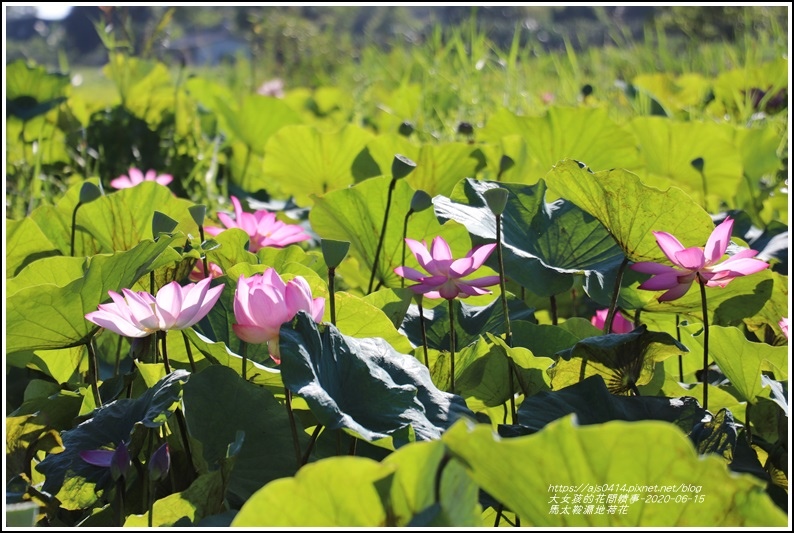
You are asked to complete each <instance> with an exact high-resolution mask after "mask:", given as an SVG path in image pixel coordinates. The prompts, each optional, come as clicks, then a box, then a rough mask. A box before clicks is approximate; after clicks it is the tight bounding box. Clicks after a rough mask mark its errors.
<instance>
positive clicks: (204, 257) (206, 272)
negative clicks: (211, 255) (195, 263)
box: [198, 224, 212, 277]
mask: <svg viewBox="0 0 794 533" xmlns="http://www.w3.org/2000/svg"><path fill="white" fill-rule="evenodd" d="M198 229H199V238H200V239H201V242H202V244H203V243H204V225H203V224H199V225H198ZM201 262H202V264H203V265H204V276H205V277H206V276H210V277H212V274H211V273H210V268H209V264H208V262H207V254H205V253H202V254H201Z"/></svg>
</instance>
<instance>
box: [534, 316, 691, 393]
mask: <svg viewBox="0 0 794 533" xmlns="http://www.w3.org/2000/svg"><path fill="white" fill-rule="evenodd" d="M687 351H688V349H687V347H686V346H684V345H683V344H681V343H680V342H678V341H677V340H675V338H673V337H671V336H670V335H668V334H667V333H661V332H658V331H648V330H647V328H646V327H645V326H640V327H638V328H636V329H635V330H634V331H631V332H629V333H612V334H608V335H601V336H599V337H590V338H588V339H584V340H582V341H579V342H577V343H576V344H575V345H574V346H573V347H572V348H570V349H568V350H564V351H562V352H560V353H559V354H558V355H559V356H560V359H559V360H558V361H557V362H556V363H555V364H554V366H553V367H552V368H551V369H549V375H550V376H551V385H552V389H554V390H559V389H561V388H563V387H567V386H568V385H573V384H574V383H578V382H580V381H583V380H584V379H585V378H586V377H589V376H592V375H595V374H599V375H601V377H603V378H604V381H605V382H606V383H607V387H608V388H609V391H610V392H611V393H613V394H630V393H631V392H632V391H635V392H636V387H637V386H639V385H646V384H648V383H650V381H651V379H652V378H653V373H654V370H655V366H656V363H658V362H660V361H663V360H665V359H667V358H668V357H671V356H673V355H679V354H681V353H682V352H687Z"/></svg>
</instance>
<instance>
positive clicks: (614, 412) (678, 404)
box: [512, 375, 706, 434]
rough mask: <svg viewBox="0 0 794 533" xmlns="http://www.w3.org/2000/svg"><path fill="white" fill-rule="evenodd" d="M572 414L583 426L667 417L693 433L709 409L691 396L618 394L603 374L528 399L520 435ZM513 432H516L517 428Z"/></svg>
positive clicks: (520, 412) (522, 409) (520, 417)
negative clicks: (606, 382) (632, 395)
mask: <svg viewBox="0 0 794 533" xmlns="http://www.w3.org/2000/svg"><path fill="white" fill-rule="evenodd" d="M572 413H573V414H576V421H577V423H578V424H580V425H583V426H586V425H590V424H602V423H604V422H610V421H612V420H625V421H626V422H636V421H640V420H663V421H665V422H670V423H672V424H675V425H676V426H678V427H679V428H681V430H682V431H684V432H685V433H689V432H690V431H691V430H692V428H693V427H694V426H695V425H696V424H697V423H698V422H700V421H701V420H702V419H703V417H704V416H705V415H706V410H705V409H703V408H702V407H700V404H698V402H697V400H696V399H695V398H692V397H689V396H683V397H680V398H663V397H660V396H641V397H636V398H630V397H626V396H615V395H614V394H612V393H610V392H609V390H608V389H607V386H606V384H605V383H604V379H603V377H602V376H600V375H594V376H590V377H588V378H585V379H584V380H583V381H580V382H579V383H575V384H574V385H570V386H568V387H565V388H562V389H559V390H555V391H541V392H539V393H538V394H536V395H534V396H531V397H528V398H525V399H524V401H523V402H521V407H520V408H519V409H518V424H519V426H520V429H521V430H522V431H521V432H520V433H519V434H531V433H536V432H538V431H540V430H541V429H543V428H544V427H546V426H547V425H548V424H550V423H551V422H553V421H555V420H558V419H560V418H563V417H565V416H568V415H569V414H572ZM512 429H514V430H515V428H512ZM512 434H516V433H515V431H514V432H513V433H512Z"/></svg>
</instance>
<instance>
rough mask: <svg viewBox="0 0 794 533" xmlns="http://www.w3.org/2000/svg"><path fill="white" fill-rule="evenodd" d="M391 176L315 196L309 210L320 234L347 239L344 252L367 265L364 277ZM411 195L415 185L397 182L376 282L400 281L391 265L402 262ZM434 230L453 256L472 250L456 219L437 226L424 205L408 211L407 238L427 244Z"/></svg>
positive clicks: (411, 260)
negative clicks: (348, 246) (450, 222)
mask: <svg viewBox="0 0 794 533" xmlns="http://www.w3.org/2000/svg"><path fill="white" fill-rule="evenodd" d="M390 181H391V179H390V178H388V177H381V178H373V179H368V180H366V181H363V182H361V183H358V184H356V185H354V186H353V187H350V188H347V189H344V190H340V191H334V192H330V193H328V194H324V195H322V196H318V197H315V198H314V202H315V205H314V208H313V209H312V210H311V212H310V213H309V221H310V222H311V225H312V228H313V229H314V230H315V231H316V232H317V234H318V235H319V236H320V237H321V238H323V239H333V240H338V241H348V242H350V253H349V257H353V258H355V259H356V260H358V262H359V266H360V268H362V269H366V271H367V272H366V278H367V279H369V274H370V272H371V270H372V266H373V263H374V262H375V252H376V250H377V247H378V239H379V237H380V234H381V227H382V225H383V218H384V214H385V211H386V199H387V195H388V190H389V183H390ZM413 195H414V189H412V188H411V186H410V185H408V183H406V182H405V180H399V181H397V183H396V184H395V187H394V191H393V193H392V202H391V208H390V212H389V220H388V222H387V224H386V235H385V237H384V239H383V246H382V249H381V252H380V259H379V261H378V269H377V272H376V275H375V279H376V281H377V282H378V283H379V284H381V285H383V286H386V287H399V286H400V279H401V278H400V277H399V276H397V274H395V273H394V269H395V268H396V267H398V266H400V265H401V261H402V251H403V244H404V242H403V221H404V219H405V214H406V213H407V212H408V210H409V209H410V207H411V198H413ZM439 235H440V236H442V237H443V238H444V240H446V241H447V243H448V244H449V246H450V248H451V249H452V254H453V256H454V257H463V256H465V255H466V254H467V253H468V252H469V250H470V249H471V239H470V237H469V234H468V231H467V230H466V228H465V227H463V226H460V225H458V224H445V225H443V226H442V225H440V224H439V223H438V220H436V217H435V215H434V214H433V212H432V211H430V210H429V209H427V210H425V211H422V212H420V213H415V214H413V215H411V217H410V219H409V221H408V234H407V236H408V238H411V239H415V240H419V241H421V240H423V239H424V240H426V241H427V242H428V243H429V242H430V241H431V240H432V239H433V238H434V237H436V236H439ZM405 257H406V260H405V264H406V265H407V266H409V267H412V268H416V269H419V268H421V267H419V264H418V263H417V261H416V259H415V258H414V256H413V254H412V253H411V251H410V250H408V249H407V248H406V255H405ZM376 285H377V284H376Z"/></svg>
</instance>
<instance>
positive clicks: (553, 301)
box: [549, 294, 558, 326]
mask: <svg viewBox="0 0 794 533" xmlns="http://www.w3.org/2000/svg"><path fill="white" fill-rule="evenodd" d="M549 312H550V313H551V324H552V325H553V326H556V325H557V322H558V318H557V297H556V296H555V295H553V294H552V295H551V296H549Z"/></svg>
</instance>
